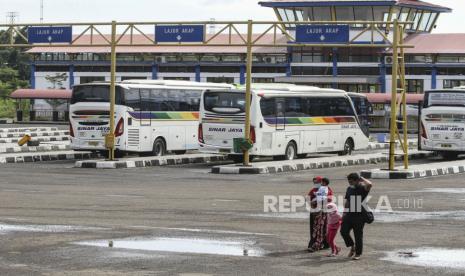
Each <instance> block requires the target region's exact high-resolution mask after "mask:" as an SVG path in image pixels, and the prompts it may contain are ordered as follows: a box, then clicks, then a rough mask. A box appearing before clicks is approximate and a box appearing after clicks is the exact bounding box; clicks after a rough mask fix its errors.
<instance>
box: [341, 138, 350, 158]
mask: <svg viewBox="0 0 465 276" xmlns="http://www.w3.org/2000/svg"><path fill="white" fill-rule="evenodd" d="M353 150H354V142H352V140H351V139H347V140H346V142H345V143H344V150H343V151H341V152H339V156H343V155H352V151H353Z"/></svg>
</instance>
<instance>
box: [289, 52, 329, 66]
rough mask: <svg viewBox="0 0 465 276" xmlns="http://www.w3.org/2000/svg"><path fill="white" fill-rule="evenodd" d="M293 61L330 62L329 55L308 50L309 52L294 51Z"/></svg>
mask: <svg viewBox="0 0 465 276" xmlns="http://www.w3.org/2000/svg"><path fill="white" fill-rule="evenodd" d="M292 62H303V63H316V62H330V58H329V55H323V54H322V53H318V52H307V53H299V52H293V53H292Z"/></svg>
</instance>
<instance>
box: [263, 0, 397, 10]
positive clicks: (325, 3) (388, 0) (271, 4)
mask: <svg viewBox="0 0 465 276" xmlns="http://www.w3.org/2000/svg"><path fill="white" fill-rule="evenodd" d="M355 3H356V2H352V1H351V2H331V3H329V2H328V1H318V2H295V1H288V2H258V4H259V5H261V6H263V7H268V8H284V7H327V6H354V5H356V6H391V5H395V4H396V1H394V0H386V1H363V2H360V5H358V4H355Z"/></svg>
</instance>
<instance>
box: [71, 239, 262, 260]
mask: <svg viewBox="0 0 465 276" xmlns="http://www.w3.org/2000/svg"><path fill="white" fill-rule="evenodd" d="M75 244H77V245H85V246H97V247H108V244H109V241H106V240H101V241H88V242H78V243H75ZM113 248H117V249H130V250H146V251H158V252H160V251H162V252H175V253H194V254H212V255H228V256H250V257H260V256H263V255H264V253H265V252H264V250H263V249H261V248H259V247H257V246H255V245H254V242H251V241H246V240H210V239H190V238H153V239H142V238H141V239H123V240H114V241H113Z"/></svg>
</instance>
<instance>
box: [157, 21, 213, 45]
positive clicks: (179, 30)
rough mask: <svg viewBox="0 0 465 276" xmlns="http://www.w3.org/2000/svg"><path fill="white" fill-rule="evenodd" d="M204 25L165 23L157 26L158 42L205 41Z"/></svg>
mask: <svg viewBox="0 0 465 276" xmlns="http://www.w3.org/2000/svg"><path fill="white" fill-rule="evenodd" d="M204 36H205V27H204V26H203V25H163V26H155V41H156V42H179V43H181V42H203V41H204Z"/></svg>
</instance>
